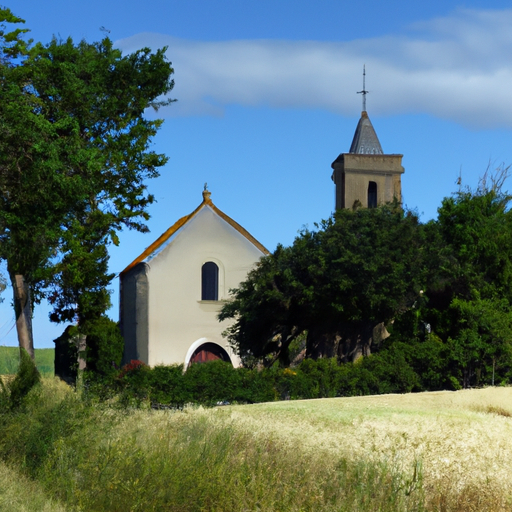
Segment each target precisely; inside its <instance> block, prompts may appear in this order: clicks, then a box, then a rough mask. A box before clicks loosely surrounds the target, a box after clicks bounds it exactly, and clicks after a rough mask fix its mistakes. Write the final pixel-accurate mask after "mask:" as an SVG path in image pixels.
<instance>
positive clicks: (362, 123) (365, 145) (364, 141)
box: [349, 65, 384, 155]
mask: <svg viewBox="0 0 512 512" xmlns="http://www.w3.org/2000/svg"><path fill="white" fill-rule="evenodd" d="M357 94H362V96H363V111H362V112H361V119H359V123H357V128H356V132H355V133H354V138H353V139H352V145H351V146H350V151H349V153H356V154H359V155H382V154H384V152H383V151H382V147H381V145H380V142H379V138H378V137H377V134H376V133H375V130H374V128H373V125H372V122H371V121H370V118H369V117H368V114H367V113H366V95H367V94H368V91H367V90H366V65H364V66H363V90H362V91H359V92H358V93H357Z"/></svg>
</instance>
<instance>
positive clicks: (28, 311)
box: [11, 274, 34, 359]
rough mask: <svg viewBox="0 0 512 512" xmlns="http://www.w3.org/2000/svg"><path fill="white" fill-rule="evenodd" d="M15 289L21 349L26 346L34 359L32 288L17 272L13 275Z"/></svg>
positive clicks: (17, 325)
mask: <svg viewBox="0 0 512 512" xmlns="http://www.w3.org/2000/svg"><path fill="white" fill-rule="evenodd" d="M11 281H12V288H13V291H14V312H15V314H16V331H17V332H18V343H19V345H20V349H21V348H24V349H25V350H26V351H27V353H28V355H29V356H30V357H31V358H32V359H34V339H33V337H32V303H31V299H30V288H29V286H28V283H27V282H26V281H25V278H24V277H23V276H22V275H20V274H16V275H14V277H12V276H11Z"/></svg>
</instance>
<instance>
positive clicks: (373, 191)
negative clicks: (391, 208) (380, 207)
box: [368, 181, 377, 208]
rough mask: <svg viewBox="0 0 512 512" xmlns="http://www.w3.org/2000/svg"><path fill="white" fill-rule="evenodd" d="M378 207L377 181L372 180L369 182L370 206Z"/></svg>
mask: <svg viewBox="0 0 512 512" xmlns="http://www.w3.org/2000/svg"><path fill="white" fill-rule="evenodd" d="M376 207H377V183H375V181H370V183H368V208H376Z"/></svg>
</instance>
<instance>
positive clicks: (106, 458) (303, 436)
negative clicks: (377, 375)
mask: <svg viewBox="0 0 512 512" xmlns="http://www.w3.org/2000/svg"><path fill="white" fill-rule="evenodd" d="M9 422H11V423H8V424H5V425H3V426H1V425H0V427H1V428H2V431H1V432H0V453H1V454H2V456H3V458H4V461H5V462H6V463H8V464H9V467H7V468H5V467H0V477H1V478H2V479H4V482H3V484H2V485H3V488H0V496H1V495H5V496H17V497H18V499H20V496H25V495H26V499H27V500H28V499H33V500H37V501H38V503H41V504H43V505H44V507H46V508H43V506H42V505H39V508H38V510H39V509H41V510H43V509H44V510H48V511H50V510H84V511H85V510H87V511H88V512H89V511H98V512H99V511H110V510H112V511H114V510H115V511H118V510H119V511H120V510H130V511H146V510H147V511H149V510H153V511H180V512H182V511H196V510H197V511H199V510H201V511H230V512H231V511H253V510H259V511H268V512H271V511H272V512H274V511H283V512H284V511H297V512H299V511H301V512H302V511H311V512H313V511H347V512H348V511H350V512H357V511H361V512H362V511H364V512H372V511H375V512H376V511H380V512H400V511H415V512H420V511H443V512H448V511H450V512H452V511H453V512H455V511H456V512H472V511H475V512H476V511H478V512H486V511H488V512H491V511H492V512H499V511H510V510H512V464H510V461H511V460H512V443H511V442H510V440H511V439H512V388H488V389H481V390H470V391H457V392H437V393H421V394H408V395H381V396H369V397H354V398H333V399H322V400H309V401H287V402H274V403H266V404H256V405H247V406H224V407H217V408H212V409H204V408H201V407H199V408H186V409H185V410H184V411H151V410H125V409H117V408H116V407H115V404H111V405H110V406H109V407H105V406H104V405H100V404H95V403H91V402H89V401H83V400H82V399H81V398H80V396H79V395H78V394H77V393H74V392H72V391H71V390H70V389H69V388H67V387H66V386H65V385H64V384H62V383H60V382H58V381H57V380H53V379H45V381H44V386H43V388H42V389H39V390H35V391H34V393H33V396H32V398H31V400H30V402H29V405H28V406H27V409H26V411H24V412H22V413H19V414H18V415H16V416H13V417H11V418H10V419H9ZM2 471H3V473H2ZM14 471H15V473H13V472H14ZM18 472H21V473H18ZM2 474H5V478H4V477H2V476H1V475H2ZM20 474H21V477H20V478H18V476H20ZM28 478H31V480H29V479H28ZM32 479H33V480H32ZM11 485H12V489H11ZM20 486H21V487H23V488H25V486H27V488H26V492H23V491H21V492H20ZM41 500H42V501H41ZM1 504H2V502H1V501H0V510H13V511H17V510H20V511H21V510H33V508H31V505H30V504H24V505H23V504H22V505H20V506H19V507H18V508H16V507H14V508H12V507H11V508H1ZM23 506H24V507H25V508H23ZM34 510H35V509H34Z"/></svg>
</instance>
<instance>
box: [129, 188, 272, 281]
mask: <svg viewBox="0 0 512 512" xmlns="http://www.w3.org/2000/svg"><path fill="white" fill-rule="evenodd" d="M210 196H211V192H209V191H208V190H204V191H203V202H202V203H201V204H200V205H199V206H198V207H197V208H196V209H195V210H194V211H193V212H192V213H191V214H189V215H185V216H184V217H181V219H179V220H178V221H176V222H175V223H174V224H173V225H172V226H171V227H170V228H169V229H168V230H167V231H166V232H165V233H163V234H162V235H161V236H160V237H159V238H157V239H156V240H155V241H154V242H153V243H152V244H151V245H150V246H149V247H147V248H146V250H145V251H144V252H143V253H142V254H141V255H140V256H138V257H137V258H135V259H134V260H133V261H132V262H131V263H130V264H129V265H128V266H127V267H126V268H125V269H124V270H123V271H122V272H121V274H124V273H125V272H128V271H129V270H130V269H132V268H133V267H135V265H137V264H138V263H141V262H142V261H144V260H145V259H146V258H147V257H148V256H150V255H151V254H153V253H154V252H155V251H157V250H158V249H159V248H160V247H161V246H162V245H164V244H165V243H166V242H167V240H169V238H171V237H172V236H173V235H174V234H175V233H176V232H177V231H178V230H179V229H181V228H182V227H183V226H184V225H185V224H186V223H187V222H188V221H190V220H191V219H192V218H193V217H195V216H196V215H197V214H198V213H199V212H200V211H201V210H202V209H203V208H205V207H208V206H209V207H210V208H211V209H212V210H213V211H214V212H215V213H216V214H217V215H218V216H219V217H220V218H222V219H223V220H225V221H226V222H227V223H228V224H229V225H230V226H231V227H233V228H234V229H235V230H236V231H238V232H239V233H240V234H241V235H242V236H244V237H245V238H247V240H249V242H251V243H252V244H253V245H255V246H256V247H257V248H258V249H259V250H260V251H261V252H262V253H263V254H269V252H268V250H267V249H266V248H265V247H264V246H263V245H262V244H260V243H259V242H258V240H256V238H254V237H253V236H252V235H251V234H250V233H249V232H248V231H247V230H245V229H244V228H243V227H242V226H240V224H238V222H236V221H234V220H233V219H232V218H231V217H229V216H228V215H226V214H225V213H224V212H223V211H221V210H219V209H218V208H217V207H216V206H215V205H214V204H213V202H212V200H211V198H210Z"/></svg>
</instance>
